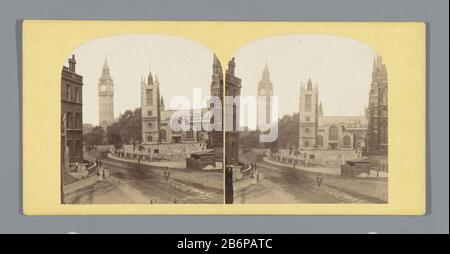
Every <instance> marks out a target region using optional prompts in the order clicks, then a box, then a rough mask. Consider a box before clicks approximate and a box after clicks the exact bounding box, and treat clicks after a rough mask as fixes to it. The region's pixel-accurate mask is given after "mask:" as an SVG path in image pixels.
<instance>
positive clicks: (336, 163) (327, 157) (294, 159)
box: [271, 149, 358, 168]
mask: <svg viewBox="0 0 450 254" xmlns="http://www.w3.org/2000/svg"><path fill="white" fill-rule="evenodd" d="M357 157H358V154H357V153H356V150H324V149H311V150H301V151H299V152H296V153H295V154H294V153H291V154H289V150H287V149H280V151H279V152H278V153H276V154H272V155H271V159H272V160H274V161H278V162H282V163H292V164H294V163H295V164H296V165H300V166H308V167H331V168H333V167H340V166H341V165H343V164H344V163H345V161H346V160H348V159H354V158H357Z"/></svg>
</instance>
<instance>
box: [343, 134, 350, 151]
mask: <svg viewBox="0 0 450 254" xmlns="http://www.w3.org/2000/svg"><path fill="white" fill-rule="evenodd" d="M342 143H343V144H342V146H343V147H345V148H349V147H350V137H349V136H347V135H345V136H344V139H343V142H342Z"/></svg>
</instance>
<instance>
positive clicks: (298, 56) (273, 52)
mask: <svg viewBox="0 0 450 254" xmlns="http://www.w3.org/2000/svg"><path fill="white" fill-rule="evenodd" d="M234 57H235V61H236V71H235V73H236V76H237V77H239V78H241V79H242V91H241V94H242V95H243V96H248V95H256V94H257V93H258V86H259V84H260V82H261V80H262V79H263V76H265V79H267V77H269V79H270V80H269V81H270V82H269V81H267V80H266V81H265V82H266V83H271V84H272V87H273V95H274V96H278V97H279V98H282V99H280V100H279V115H280V117H281V116H282V115H285V114H293V113H295V112H298V107H299V105H298V104H299V89H300V87H301V86H302V85H303V86H307V83H308V81H309V80H311V83H312V84H313V86H317V87H318V89H319V91H320V97H321V102H322V104H323V108H324V110H325V111H326V112H325V113H326V114H327V115H333V116H357V115H364V113H365V112H364V111H365V108H366V107H367V106H368V96H369V92H370V89H371V88H370V87H371V83H372V74H373V69H374V68H378V65H381V64H382V63H383V60H382V57H381V56H380V55H379V54H378V53H377V52H376V51H375V50H374V49H373V48H372V47H370V46H369V45H367V44H364V43H362V42H360V41H357V40H354V39H351V38H348V37H342V36H336V35H325V34H286V35H277V36H270V37H266V38H262V39H259V40H255V41H252V42H250V43H248V44H246V45H244V46H243V47H241V48H239V49H238V50H237V51H236V53H235V54H234ZM382 65H383V67H382V68H383V70H384V73H385V74H386V75H387V71H386V68H385V66H384V64H382ZM264 71H265V72H266V75H263V72H264ZM267 73H268V75H267Z"/></svg>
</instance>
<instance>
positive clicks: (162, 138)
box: [159, 130, 167, 141]
mask: <svg viewBox="0 0 450 254" xmlns="http://www.w3.org/2000/svg"><path fill="white" fill-rule="evenodd" d="M159 138H160V139H161V141H166V138H167V137H166V130H161V131H160V132H159Z"/></svg>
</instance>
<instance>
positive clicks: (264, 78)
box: [258, 60, 272, 89]
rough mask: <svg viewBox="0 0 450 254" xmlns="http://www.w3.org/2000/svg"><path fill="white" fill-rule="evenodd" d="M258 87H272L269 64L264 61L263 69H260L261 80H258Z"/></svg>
mask: <svg viewBox="0 0 450 254" xmlns="http://www.w3.org/2000/svg"><path fill="white" fill-rule="evenodd" d="M258 88H266V89H267V88H269V89H272V81H271V80H270V71H269V66H268V64H267V60H266V63H265V64H264V69H263V71H262V75H261V80H260V81H259V84H258Z"/></svg>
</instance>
